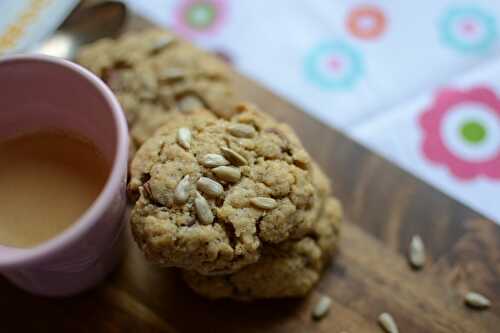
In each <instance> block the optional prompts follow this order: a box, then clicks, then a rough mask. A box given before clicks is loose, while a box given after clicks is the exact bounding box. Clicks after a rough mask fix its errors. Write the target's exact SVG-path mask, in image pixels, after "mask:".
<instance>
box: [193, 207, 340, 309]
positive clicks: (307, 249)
mask: <svg viewBox="0 0 500 333" xmlns="http://www.w3.org/2000/svg"><path fill="white" fill-rule="evenodd" d="M341 217H342V212H341V208H340V205H339V203H338V201H337V200H335V199H333V198H329V199H327V201H326V203H325V207H324V211H323V213H322V215H321V217H320V218H319V219H318V220H317V221H316V222H315V224H314V227H313V228H312V230H311V232H310V233H309V234H308V235H306V236H304V237H303V238H301V239H298V240H288V241H285V242H283V243H280V244H277V245H272V244H269V245H266V246H265V247H264V248H263V251H262V255H261V258H260V259H259V261H258V262H257V263H255V264H252V265H249V266H247V267H244V268H242V269H241V270H240V271H238V272H236V273H234V274H230V275H226V276H204V275H201V274H198V273H196V272H193V271H184V272H183V279H184V280H185V282H186V283H187V284H188V285H189V287H190V288H191V289H193V290H194V291H195V292H196V293H198V294H200V295H202V296H204V297H207V298H212V299H216V298H233V299H238V300H252V299H257V298H282V297H302V296H305V295H306V294H307V293H308V292H309V291H310V290H311V289H312V288H313V287H314V286H315V285H316V283H317V282H318V281H319V279H320V277H321V272H322V271H323V270H324V268H325V267H326V266H327V264H328V263H329V259H330V258H331V255H332V254H333V253H334V251H335V248H336V245H337V243H338V236H339V228H340V223H341Z"/></svg>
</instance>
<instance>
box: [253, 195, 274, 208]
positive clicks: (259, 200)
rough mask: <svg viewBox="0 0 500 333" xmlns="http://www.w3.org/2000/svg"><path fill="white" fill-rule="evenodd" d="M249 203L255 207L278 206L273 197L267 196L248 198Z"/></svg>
mask: <svg viewBox="0 0 500 333" xmlns="http://www.w3.org/2000/svg"><path fill="white" fill-rule="evenodd" d="M250 203H251V204H252V205H254V206H255V207H257V208H260V209H264V210H270V209H274V208H276V207H277V206H278V203H277V202H276V200H274V199H273V198H267V197H255V198H252V199H250Z"/></svg>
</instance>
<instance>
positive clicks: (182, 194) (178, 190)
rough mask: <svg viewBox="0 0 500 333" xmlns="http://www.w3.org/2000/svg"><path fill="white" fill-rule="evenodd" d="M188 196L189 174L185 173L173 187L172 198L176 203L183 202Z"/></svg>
mask: <svg viewBox="0 0 500 333" xmlns="http://www.w3.org/2000/svg"><path fill="white" fill-rule="evenodd" d="M188 198H189V175H185V176H184V177H183V178H182V179H181V180H180V181H179V183H177V186H176V187H175V191H174V199H175V201H176V202H177V203H180V204H183V203H185V202H186V201H187V199H188Z"/></svg>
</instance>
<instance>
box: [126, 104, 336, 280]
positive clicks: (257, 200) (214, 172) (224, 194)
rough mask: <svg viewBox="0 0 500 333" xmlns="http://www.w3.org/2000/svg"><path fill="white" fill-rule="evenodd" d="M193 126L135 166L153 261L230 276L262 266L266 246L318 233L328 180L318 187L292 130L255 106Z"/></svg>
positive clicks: (137, 211)
mask: <svg viewBox="0 0 500 333" xmlns="http://www.w3.org/2000/svg"><path fill="white" fill-rule="evenodd" d="M189 118H190V119H189V120H188V121H186V120H183V123H182V125H181V126H175V125H173V123H172V124H169V125H167V128H166V129H165V128H164V129H159V130H158V131H157V133H156V134H155V136H153V137H152V138H150V139H149V140H148V141H146V143H145V144H144V145H143V146H142V147H141V148H140V149H139V151H138V152H137V154H136V156H135V158H134V160H133V162H132V165H131V180H130V184H129V190H130V191H131V192H132V193H135V194H137V195H138V196H139V199H138V200H137V202H136V203H135V206H134V209H133V212H132V219H131V224H132V231H133V234H134V237H135V239H136V241H137V243H138V244H139V247H140V248H141V249H142V251H143V252H144V253H145V255H146V257H147V258H148V259H150V260H151V261H152V262H154V263H157V264H160V265H164V266H175V267H180V268H184V269H189V270H195V271H197V272H199V273H202V274H228V273H233V272H236V271H238V270H240V269H241V268H243V267H245V266H248V265H250V264H253V263H255V262H257V261H258V260H259V258H260V256H261V252H262V248H263V244H264V243H269V244H279V243H282V242H284V241H286V240H288V239H292V238H293V239H298V238H302V237H304V236H305V235H307V234H308V233H310V231H311V229H312V227H313V224H314V222H315V221H317V219H318V215H319V212H320V209H321V206H322V201H323V200H322V198H320V195H326V193H327V192H328V191H329V188H328V181H327V180H326V178H324V176H322V177H323V178H322V179H323V180H322V183H325V185H322V186H316V185H315V184H314V182H315V177H317V176H315V175H316V174H318V171H317V169H316V167H313V164H312V163H311V161H310V158H309V156H308V154H307V153H306V152H305V150H304V149H303V147H302V145H301V144H300V142H299V141H298V139H297V138H296V136H295V135H294V134H293V132H292V131H291V129H290V128H289V127H287V126H284V125H282V124H279V123H277V122H276V121H274V120H273V119H272V118H271V117H269V116H267V115H265V114H263V113H261V112H259V111H258V110H257V109H256V108H255V107H253V106H250V105H245V104H243V105H240V106H238V107H237V108H236V110H235V114H234V115H233V116H232V117H230V118H229V119H227V120H226V119H214V118H213V117H210V116H197V117H189ZM173 128H175V130H173Z"/></svg>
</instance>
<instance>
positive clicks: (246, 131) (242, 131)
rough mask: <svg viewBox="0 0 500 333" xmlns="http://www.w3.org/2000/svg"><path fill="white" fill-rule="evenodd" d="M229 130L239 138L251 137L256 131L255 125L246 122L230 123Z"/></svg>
mask: <svg viewBox="0 0 500 333" xmlns="http://www.w3.org/2000/svg"><path fill="white" fill-rule="evenodd" d="M227 131H228V132H229V133H230V134H231V135H233V136H235V137H238V138H251V137H253V136H254V135H255V133H256V131H255V128H254V127H253V126H250V125H246V124H240V123H235V124H229V125H228V127H227Z"/></svg>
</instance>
